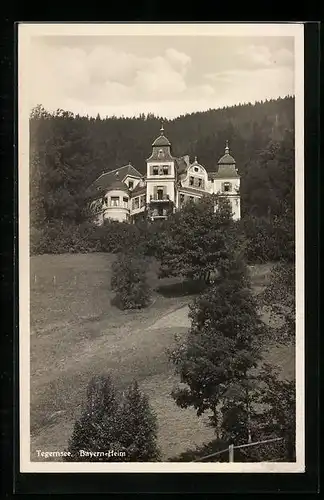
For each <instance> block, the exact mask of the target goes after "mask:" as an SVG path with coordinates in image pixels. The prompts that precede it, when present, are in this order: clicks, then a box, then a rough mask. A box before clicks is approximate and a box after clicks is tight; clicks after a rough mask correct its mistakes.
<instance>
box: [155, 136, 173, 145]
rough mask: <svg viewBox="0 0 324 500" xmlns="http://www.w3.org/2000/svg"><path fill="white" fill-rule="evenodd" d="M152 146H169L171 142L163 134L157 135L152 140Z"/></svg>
mask: <svg viewBox="0 0 324 500" xmlns="http://www.w3.org/2000/svg"><path fill="white" fill-rule="evenodd" d="M152 146H171V143H170V141H169V139H167V137H165V135H164V134H161V135H159V137H157V138H156V139H155V141H154V142H153V144H152Z"/></svg>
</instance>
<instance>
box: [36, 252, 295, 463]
mask: <svg viewBox="0 0 324 500" xmlns="http://www.w3.org/2000/svg"><path fill="white" fill-rule="evenodd" d="M112 259H113V257H112V256H111V255H107V254H91V255H57V256H50V255H45V256H38V257H33V258H32V259H31V343H30V349H31V435H32V436H31V448H32V455H31V459H32V460H34V459H35V450H36V449H42V450H44V451H46V450H47V451H53V450H62V449H63V448H64V447H65V446H66V444H67V440H68V438H69V436H70V434H71V430H72V427H73V422H74V419H75V417H76V416H77V415H78V414H79V411H80V408H81V406H82V404H83V397H84V393H85V387H86V385H87V382H88V380H89V378H90V377H91V376H92V375H94V374H97V373H102V372H107V371H109V372H111V373H112V374H113V376H114V378H115V380H116V383H117V386H118V387H119V388H123V387H125V386H126V385H127V383H129V382H130V381H131V380H132V378H137V379H138V380H139V382H140V385H141V388H142V389H143V390H144V391H145V392H146V393H147V394H148V395H149V397H150V400H151V404H152V406H153V407H154V409H155V411H156V413H157V416H158V419H159V443H160V446H161V448H162V451H163V455H164V458H167V457H170V456H174V455H176V454H178V453H180V452H182V451H184V450H186V449H187V448H189V447H190V448H192V447H194V446H195V445H200V444H202V443H203V442H206V441H208V440H209V439H210V438H211V437H212V435H213V433H212V430H211V429H209V428H208V427H207V426H206V425H205V422H204V419H198V418H197V417H196V415H195V413H194V411H192V410H191V409H188V410H183V409H179V408H178V407H177V406H176V405H175V403H174V402H173V400H172V399H171V397H170V391H171V389H172V387H173V385H174V384H175V383H176V382H177V378H176V377H175V376H174V375H173V371H172V367H171V366H170V365H169V363H168V360H167V356H166V353H165V349H166V348H168V347H170V345H171V344H172V342H173V339H174V334H175V333H179V334H183V335H185V333H186V331H187V328H188V318H187V309H186V307H185V306H186V304H187V303H188V298H186V297H183V296H182V297H181V296H180V297H165V296H162V295H161V294H156V297H155V301H154V303H153V304H152V305H151V306H150V307H149V308H148V309H146V310H144V311H137V312H134V311H131V312H126V313H125V312H121V311H119V310H118V309H117V308H115V307H113V306H111V304H110V299H111V298H112V295H111V291H110V286H109V283H110V265H111V261H112ZM267 271H268V268H267V266H265V267H262V266H261V267H260V266H258V267H256V268H254V270H253V273H254V282H255V286H256V287H258V286H261V285H262V284H264V282H265V280H266V274H267ZM35 276H36V277H35ZM54 276H55V278H54ZM149 278H150V282H151V285H152V286H153V287H156V286H157V284H158V281H157V279H156V269H155V265H154V263H152V265H151V267H150V269H149ZM163 281H164V282H165V283H167V282H168V280H163ZM159 284H160V283H159ZM271 358H272V360H273V361H274V362H275V363H278V364H280V365H281V366H283V368H284V369H285V371H286V376H288V377H290V376H293V364H294V358H293V353H291V352H290V351H289V350H286V351H285V350H282V349H281V350H279V351H278V349H277V350H276V349H273V350H272V351H271Z"/></svg>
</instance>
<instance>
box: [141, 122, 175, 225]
mask: <svg viewBox="0 0 324 500" xmlns="http://www.w3.org/2000/svg"><path fill="white" fill-rule="evenodd" d="M175 180H176V172H175V158H174V157H173V156H172V153H171V143H170V141H169V139H168V138H167V137H166V136H165V135H164V127H163V123H162V124H161V128H160V135H159V136H158V137H157V138H156V139H155V140H154V141H153V143H152V152H151V155H150V157H149V158H148V159H147V160H146V199H147V203H148V209H149V216H150V218H151V219H157V218H166V217H167V216H168V215H169V214H170V213H171V212H173V210H174V209H175V202H176V189H175Z"/></svg>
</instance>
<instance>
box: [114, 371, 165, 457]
mask: <svg viewBox="0 0 324 500" xmlns="http://www.w3.org/2000/svg"><path fill="white" fill-rule="evenodd" d="M120 432H121V443H122V445H123V447H124V449H125V451H126V457H127V461H131V462H134V461H138V462H141V461H142V462H147V461H157V460H159V459H160V451H159V449H158V446H157V443H156V439H157V419H156V416H155V414H154V412H153V411H152V409H151V408H150V405H149V401H148V398H147V396H146V395H145V394H143V393H141V391H140V389H139V386H138V383H137V381H134V382H133V383H132V384H131V385H130V386H129V388H128V389H127V391H126V392H125V394H124V398H123V402H122V405H121V409H120Z"/></svg>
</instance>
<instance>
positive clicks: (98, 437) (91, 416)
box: [66, 376, 120, 462]
mask: <svg viewBox="0 0 324 500" xmlns="http://www.w3.org/2000/svg"><path fill="white" fill-rule="evenodd" d="M118 417H119V415H118V400H117V395H116V391H115V388H114V385H113V383H112V380H111V378H110V377H109V376H99V377H93V378H92V379H91V380H90V382H89V384H88V387H87V401H86V406H85V408H84V410H83V412H82V414H81V416H80V418H79V419H77V420H76V422H75V425H74V429H73V433H72V436H71V439H70V440H69V445H68V449H67V451H69V452H70V456H67V457H66V461H72V462H83V461H85V462H91V461H95V462H98V461H107V458H106V457H98V456H88V455H87V454H84V455H83V454H82V453H80V452H81V450H84V451H85V452H92V453H95V452H105V451H108V450H110V449H114V450H118V449H120V444H119V432H118V431H117V429H118Z"/></svg>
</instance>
